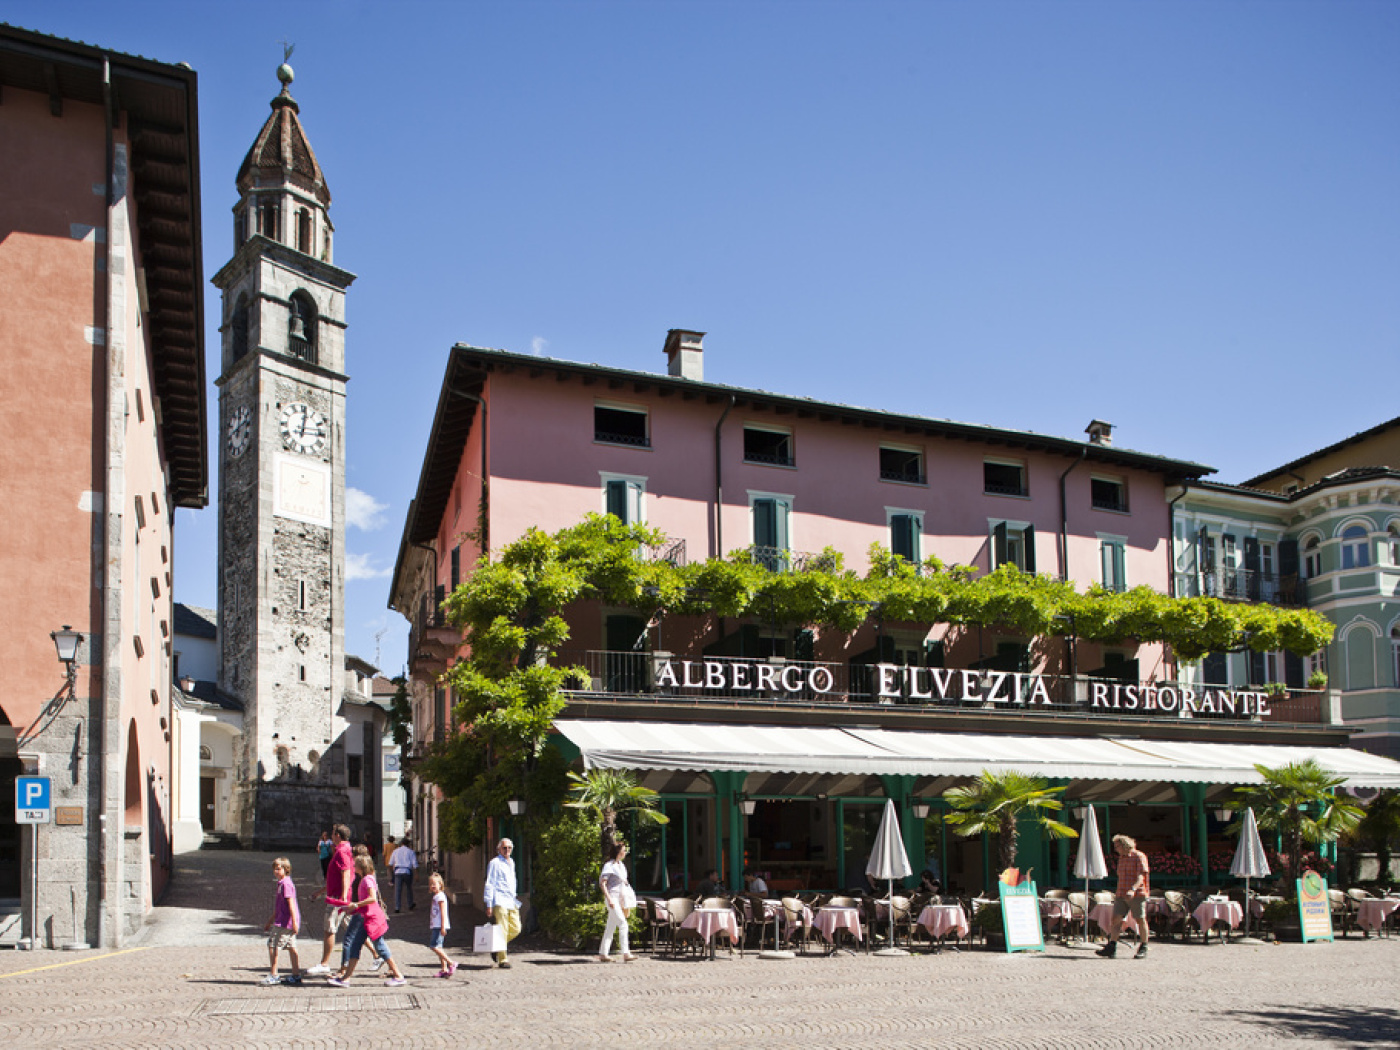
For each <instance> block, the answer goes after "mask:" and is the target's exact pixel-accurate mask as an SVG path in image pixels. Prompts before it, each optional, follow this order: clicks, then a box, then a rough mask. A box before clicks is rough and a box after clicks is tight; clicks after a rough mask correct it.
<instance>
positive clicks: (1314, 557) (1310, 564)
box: [1303, 536, 1322, 580]
mask: <svg viewBox="0 0 1400 1050" xmlns="http://www.w3.org/2000/svg"><path fill="white" fill-rule="evenodd" d="M1321 575H1322V541H1321V540H1319V539H1318V538H1317V537H1316V536H1312V537H1309V539H1308V541H1307V543H1305V544H1303V577H1304V579H1308V580H1315V579H1317V577H1319V576H1321Z"/></svg>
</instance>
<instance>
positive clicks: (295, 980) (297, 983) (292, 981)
mask: <svg viewBox="0 0 1400 1050" xmlns="http://www.w3.org/2000/svg"><path fill="white" fill-rule="evenodd" d="M282 983H283V984H289V985H291V986H292V987H293V988H300V987H301V975H300V974H295V973H294V974H292V976H290V977H283V978H282Z"/></svg>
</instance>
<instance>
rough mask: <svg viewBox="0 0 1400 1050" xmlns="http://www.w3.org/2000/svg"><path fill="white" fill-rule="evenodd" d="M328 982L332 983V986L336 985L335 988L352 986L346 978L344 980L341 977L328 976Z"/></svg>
mask: <svg viewBox="0 0 1400 1050" xmlns="http://www.w3.org/2000/svg"><path fill="white" fill-rule="evenodd" d="M326 983H327V984H329V985H331V986H332V987H335V988H349V987H350V985H349V984H347V983H346V982H345V981H344V980H342V979H341V978H339V977H331V978H328V979H327V980H326Z"/></svg>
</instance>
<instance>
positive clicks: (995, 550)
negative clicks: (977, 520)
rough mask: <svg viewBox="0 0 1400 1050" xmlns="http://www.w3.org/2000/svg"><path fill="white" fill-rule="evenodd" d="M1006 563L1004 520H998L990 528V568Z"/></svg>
mask: <svg viewBox="0 0 1400 1050" xmlns="http://www.w3.org/2000/svg"><path fill="white" fill-rule="evenodd" d="M1005 564H1006V522H1004V521H999V522H997V524H996V528H994V529H992V568H993V569H998V568H1000V567H1001V566H1003V565H1005Z"/></svg>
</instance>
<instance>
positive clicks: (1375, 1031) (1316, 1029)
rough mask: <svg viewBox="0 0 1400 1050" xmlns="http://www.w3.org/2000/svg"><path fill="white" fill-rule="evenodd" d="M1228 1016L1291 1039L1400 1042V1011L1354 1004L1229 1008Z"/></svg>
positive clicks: (1370, 1043)
mask: <svg viewBox="0 0 1400 1050" xmlns="http://www.w3.org/2000/svg"><path fill="white" fill-rule="evenodd" d="M1225 1015H1226V1016H1229V1017H1235V1018H1238V1019H1240V1020H1243V1021H1249V1022H1252V1023H1254V1024H1257V1025H1259V1026H1260V1027H1263V1028H1270V1029H1274V1030H1275V1031H1276V1032H1277V1033H1278V1034H1279V1035H1284V1034H1286V1035H1287V1036H1288V1037H1290V1038H1294V1039H1297V1038H1302V1039H1329V1040H1333V1041H1335V1042H1337V1043H1340V1044H1342V1045H1345V1046H1395V1045H1396V1043H1397V1041H1400V1010H1395V1009H1388V1008H1384V1009H1372V1010H1367V1009H1362V1008H1358V1007H1352V1006H1277V1007H1273V1008H1271V1009H1266V1010H1265V1009H1261V1010H1229V1011H1225Z"/></svg>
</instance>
